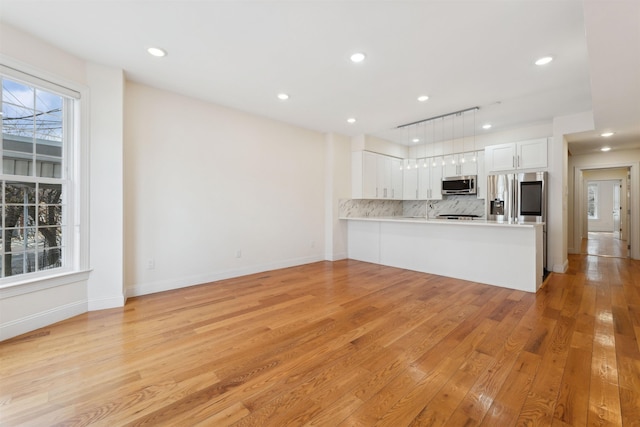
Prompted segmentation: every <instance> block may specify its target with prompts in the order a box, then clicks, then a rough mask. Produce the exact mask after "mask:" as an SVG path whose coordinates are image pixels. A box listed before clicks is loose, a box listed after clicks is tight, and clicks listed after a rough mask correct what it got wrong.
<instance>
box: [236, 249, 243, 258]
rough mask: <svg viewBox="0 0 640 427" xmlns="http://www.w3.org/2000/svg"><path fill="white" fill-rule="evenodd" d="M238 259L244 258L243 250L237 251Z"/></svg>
mask: <svg viewBox="0 0 640 427" xmlns="http://www.w3.org/2000/svg"><path fill="white" fill-rule="evenodd" d="M236 258H242V251H241V250H238V251H236Z"/></svg>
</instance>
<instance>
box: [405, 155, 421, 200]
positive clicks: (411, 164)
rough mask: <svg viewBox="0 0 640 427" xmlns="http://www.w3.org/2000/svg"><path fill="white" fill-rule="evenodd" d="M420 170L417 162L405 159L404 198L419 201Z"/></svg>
mask: <svg viewBox="0 0 640 427" xmlns="http://www.w3.org/2000/svg"><path fill="white" fill-rule="evenodd" d="M418 196H419V195H418V168H416V160H413V159H405V160H404V164H403V168H402V198H403V199H404V200H418Z"/></svg>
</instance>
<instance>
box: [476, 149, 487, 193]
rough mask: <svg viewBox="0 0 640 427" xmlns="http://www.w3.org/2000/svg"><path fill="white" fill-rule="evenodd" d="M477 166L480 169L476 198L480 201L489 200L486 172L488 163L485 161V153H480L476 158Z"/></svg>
mask: <svg viewBox="0 0 640 427" xmlns="http://www.w3.org/2000/svg"><path fill="white" fill-rule="evenodd" d="M476 166H477V168H478V173H477V179H476V191H477V194H476V197H477V198H478V199H486V198H487V172H486V170H485V168H486V163H485V161H484V151H478V153H477V157H476Z"/></svg>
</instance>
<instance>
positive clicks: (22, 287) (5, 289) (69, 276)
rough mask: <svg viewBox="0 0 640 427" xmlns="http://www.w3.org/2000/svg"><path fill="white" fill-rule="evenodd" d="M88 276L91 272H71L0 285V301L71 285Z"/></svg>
mask: <svg viewBox="0 0 640 427" xmlns="http://www.w3.org/2000/svg"><path fill="white" fill-rule="evenodd" d="M90 274H91V270H84V271H73V272H65V273H59V274H55V275H49V276H46V277H38V278H31V279H26V280H24V281H21V282H14V283H11V284H6V285H0V299H5V298H11V297H15V296H18V295H24V294H28V293H31V292H38V291H42V290H45V289H50V288H55V287H58V286H63V285H68V284H71V283H76V282H81V281H86V280H88V279H89V275H90Z"/></svg>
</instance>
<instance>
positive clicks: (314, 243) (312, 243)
mask: <svg viewBox="0 0 640 427" xmlns="http://www.w3.org/2000/svg"><path fill="white" fill-rule="evenodd" d="M311 247H312V248H315V247H316V241H315V240H312V241H311Z"/></svg>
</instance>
